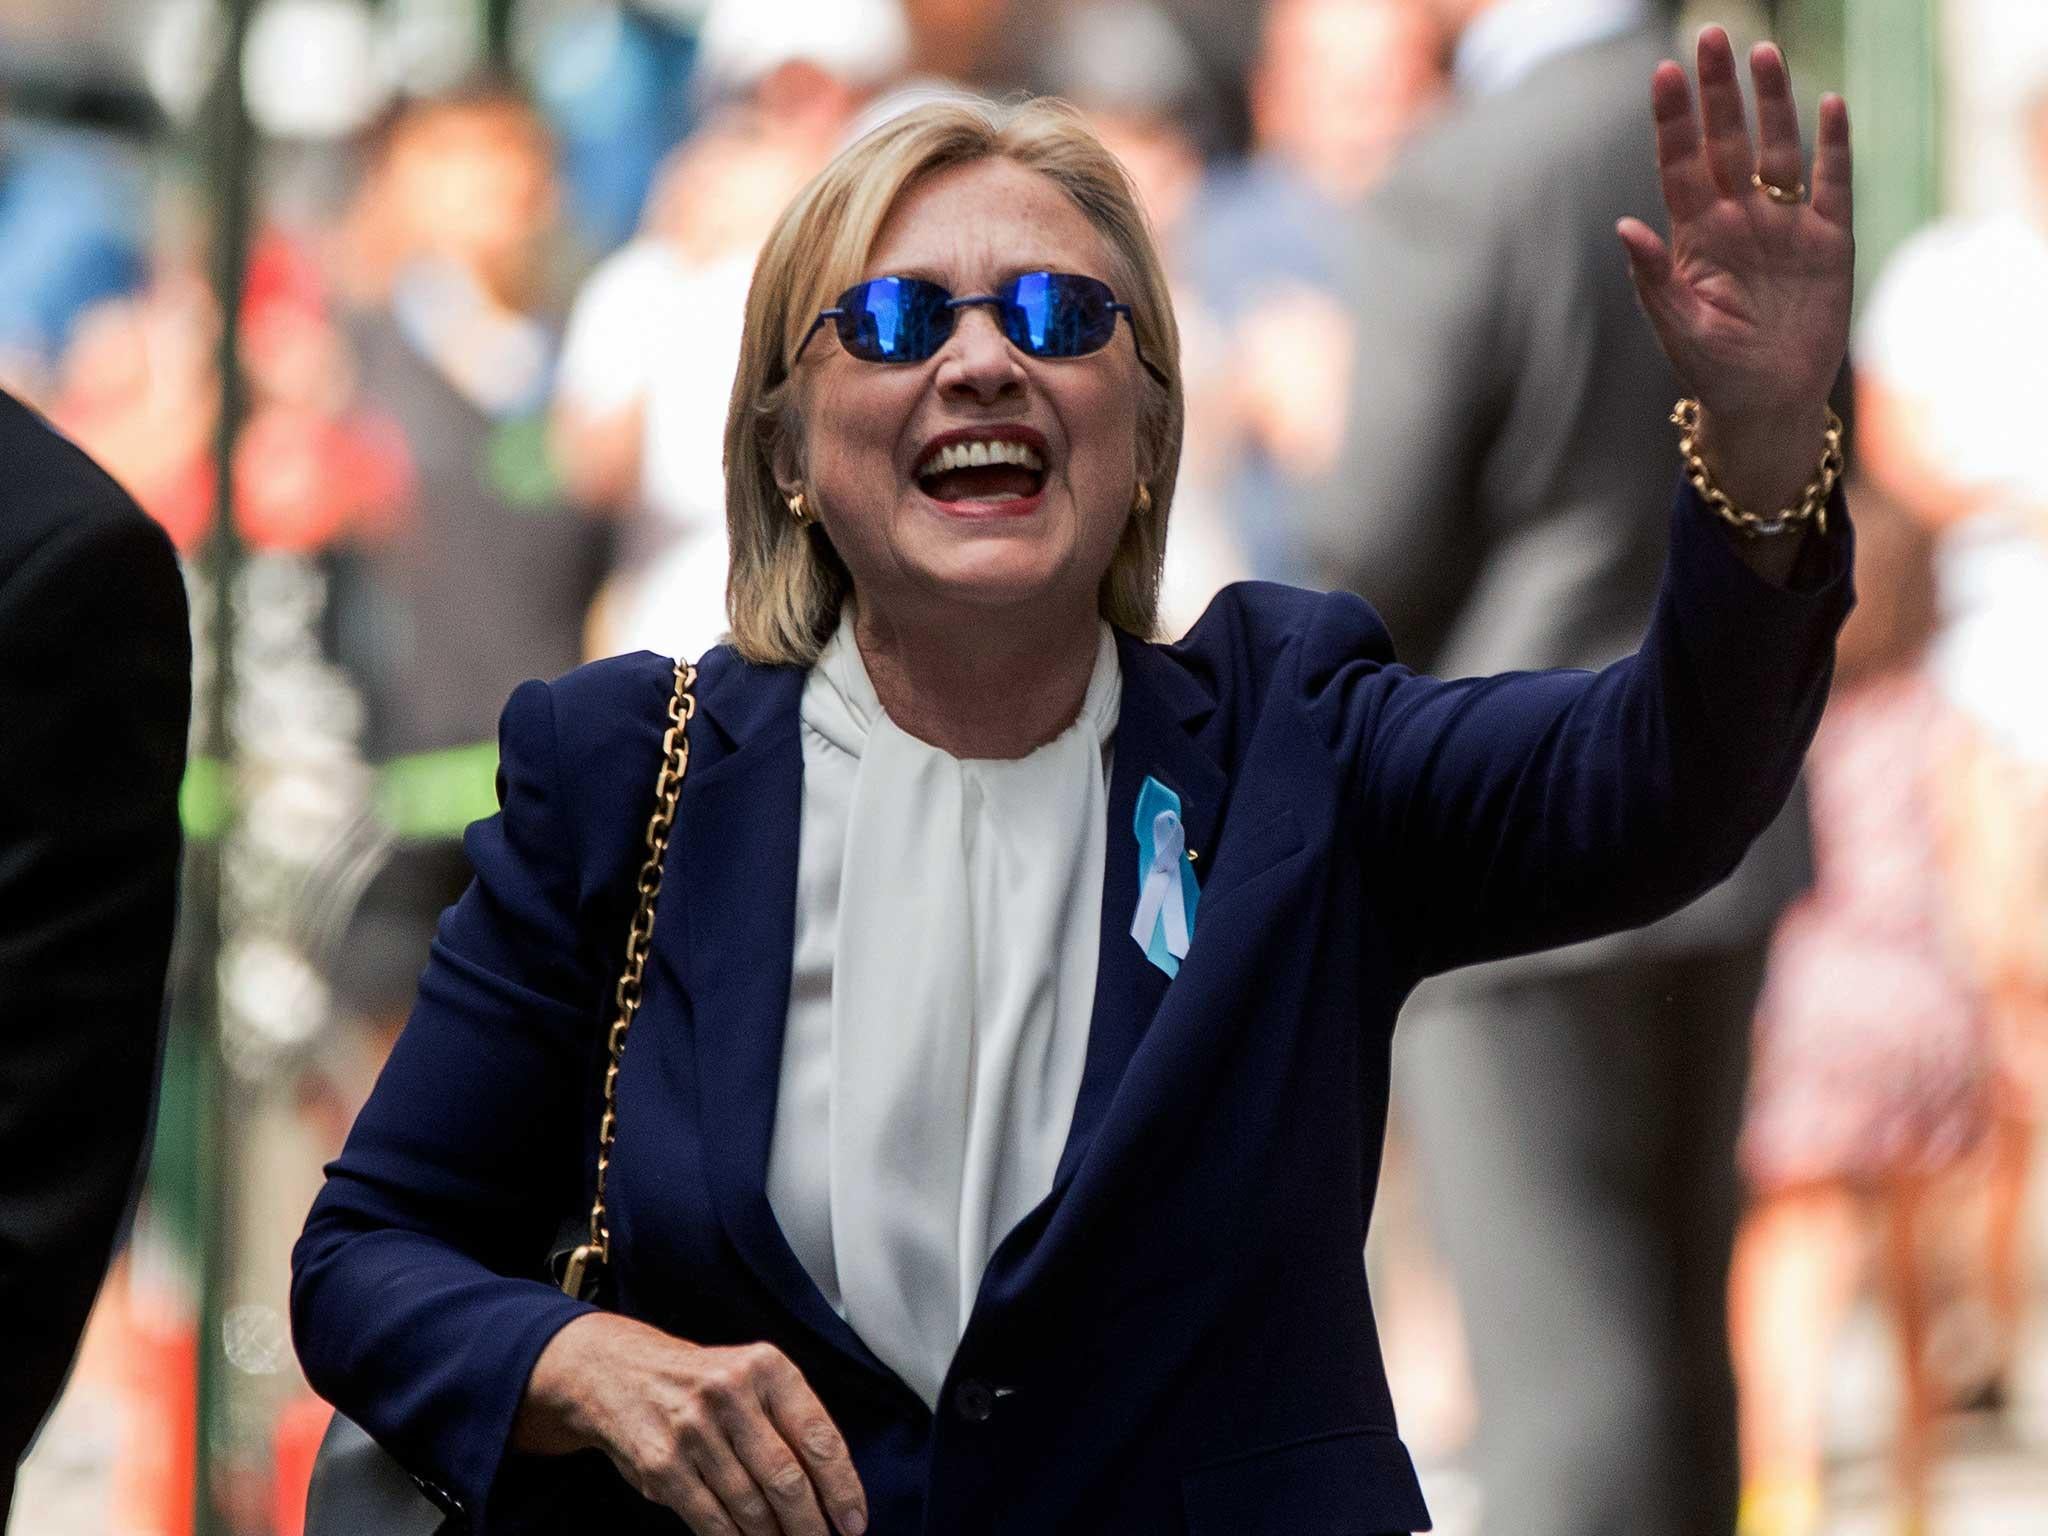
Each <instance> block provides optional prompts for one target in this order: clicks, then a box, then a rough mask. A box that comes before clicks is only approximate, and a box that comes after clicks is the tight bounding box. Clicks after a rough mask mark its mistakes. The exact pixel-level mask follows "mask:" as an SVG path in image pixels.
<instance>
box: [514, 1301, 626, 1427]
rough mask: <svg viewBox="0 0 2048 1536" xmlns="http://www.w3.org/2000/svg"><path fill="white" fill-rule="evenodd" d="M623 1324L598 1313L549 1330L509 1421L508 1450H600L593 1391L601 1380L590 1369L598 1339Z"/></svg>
mask: <svg viewBox="0 0 2048 1536" xmlns="http://www.w3.org/2000/svg"><path fill="white" fill-rule="evenodd" d="M621 1321H623V1320H622V1319H620V1318H616V1317H608V1316H606V1315H605V1314H604V1313H602V1312H591V1313H586V1314H585V1315H584V1316H582V1317H578V1318H572V1319H571V1320H570V1321H569V1322H567V1323H565V1324H563V1325H562V1326H561V1327H560V1328H558V1329H556V1330H555V1336H554V1337H553V1338H551V1339H549V1340H548V1342H547V1345H546V1346H545V1347H544V1348H543V1349H542V1350H541V1352H540V1357H539V1358H538V1359H537V1360H535V1361H534V1363H533V1370H532V1372H531V1373H530V1374H529V1375H528V1376H527V1378H526V1391H525V1393H524V1395H523V1396H521V1398H520V1399H519V1411H518V1412H517V1413H516V1414H515V1415H514V1416H513V1419H512V1449H513V1450H515V1451H523V1452H525V1453H527V1454H529V1455H534V1456H567V1455H569V1454H571V1453H572V1452H575V1451H583V1450H589V1449H591V1448H592V1447H593V1446H601V1445H602V1444H603V1443H604V1441H603V1436H602V1435H601V1434H600V1433H599V1430H598V1424H597V1406H598V1405H597V1403H596V1402H595V1400H594V1388H595V1387H596V1386H597V1385H598V1384H600V1383H601V1382H602V1380H603V1378H604V1372H603V1371H602V1369H593V1363H594V1362H593V1356H594V1355H595V1354H597V1353H599V1352H601V1349H602V1345H603V1343H604V1342H605V1340H604V1337H603V1336H604V1335H605V1334H607V1333H608V1332H609V1331H610V1330H611V1328H612V1327H613V1326H615V1325H617V1324H618V1323H620V1322H621Z"/></svg>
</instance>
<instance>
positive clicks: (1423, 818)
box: [1303, 484, 1854, 977]
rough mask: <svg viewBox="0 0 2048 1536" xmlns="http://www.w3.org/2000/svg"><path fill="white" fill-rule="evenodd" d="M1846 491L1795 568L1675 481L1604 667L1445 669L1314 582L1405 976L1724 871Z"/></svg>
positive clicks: (1766, 809)
mask: <svg viewBox="0 0 2048 1536" xmlns="http://www.w3.org/2000/svg"><path fill="white" fill-rule="evenodd" d="M1852 543H1853V534H1852V530H1851V529H1850V527H1849V522H1848V517H1847V511H1846V507H1845V506H1844V504H1843V501H1842V498H1841V496H1840V493H1839V492H1838V493H1837V494H1836V497H1835V499H1834V502H1833V504H1832V506H1831V507H1830V510H1829V514H1828V532H1827V534H1826V535H1824V536H1816V535H1810V536H1809V540H1808V545H1807V548H1806V549H1805V551H1804V552H1803V554H1802V558H1801V562H1800V567H1799V570H1798V571H1797V573H1795V576H1794V579H1793V581H1792V582H1791V583H1790V584H1788V585H1787V586H1784V587H1779V586H1774V585H1772V584H1771V583H1769V582H1766V581H1764V580H1763V579H1761V578H1760V577H1758V576H1757V575H1756V574H1755V573H1753V572H1752V571H1751V570H1750V569H1749V568H1748V567H1747V566H1746V565H1744V564H1743V563H1742V561H1741V560H1740V558H1739V557H1738V556H1737V555H1736V553H1735V551H1734V550H1733V549H1732V548H1731V547H1730V544H1729V539H1728V536H1727V535H1726V534H1724V533H1723V532H1722V531H1721V529H1720V527H1719V526H1718V524H1717V523H1715V521H1714V520H1713V515H1712V513H1711V512H1709V511H1708V510H1707V509H1706V507H1705V506H1704V505H1703V504H1702V503H1701V502H1700V500H1699V498H1698V497H1697V495H1696V494H1695V493H1694V492H1693V491H1692V490H1691V488H1690V487H1689V486H1685V485H1683V484H1681V486H1680V489H1679V492H1678V495H1677V498H1676V501H1675V503H1674V505H1673V508H1672V514H1671V544H1670V554H1669V557H1668V559H1667V562H1666V565H1665V571H1664V578H1663V583H1662V586H1661V589H1660V591H1659V595H1658V599H1657V604H1656V608H1655V610H1654V614H1653V617H1652V619H1651V622H1650V627H1649V630H1648V633H1647V634H1646V635H1645V637H1644V639H1643V642H1642V646H1641V648H1640V649H1639V650H1638V651H1637V652H1636V653H1635V654H1633V655H1631V656H1628V657H1625V658H1623V659H1622V660H1620V661H1618V662H1616V663H1614V664H1613V665H1612V666H1609V667H1607V668H1605V669H1603V670H1601V671H1598V672H1584V671H1548V672H1521V673H1507V674H1503V675H1500V676H1496V677H1487V678H1469V679H1464V680H1460V681H1440V680H1438V679H1435V678H1430V677H1423V676H1418V675H1417V674H1415V673H1413V672H1410V671H1409V670H1408V669H1406V668H1404V667H1400V666H1397V665H1393V664H1392V662H1391V657H1390V654H1389V651H1388V648H1387V643H1386V637H1385V632H1384V631H1383V630H1381V629H1380V628H1379V627H1378V625H1377V622H1376V621H1375V620H1374V619H1373V617H1372V614H1371V610H1369V609H1367V608H1366V607H1365V605H1364V604H1363V603H1360V602H1358V601H1357V600H1356V599H1353V598H1348V597H1344V596H1342V595H1336V594H1333V595H1332V596H1330V597H1328V598H1326V599H1324V601H1323V606H1322V609H1321V612H1320V615H1319V617H1318V618H1317V620H1316V621H1315V622H1314V623H1313V624H1312V626H1311V629H1310V632H1309V634H1308V635H1307V636H1306V637H1305V643H1304V647H1303V666H1304V678H1303V682H1304V687H1305V689H1306V691H1307V692H1308V694H1309V696H1310V697H1311V699H1312V700H1313V703H1312V706H1311V709H1312V712H1313V713H1315V714H1316V715H1317V716H1318V717H1319V719H1320V723H1321V729H1322V730H1323V732H1324V734H1325V736H1326V738H1327V740H1328V741H1329V742H1330V743H1331V745H1332V747H1333V749H1334V750H1335V751H1337V753H1338V754H1339V756H1340V761H1341V763H1342V765H1343V767H1344V769H1345V771H1346V772H1347V773H1348V774H1349V776H1350V777H1349V783H1350V786H1351V798H1352V801H1353V804H1354V808H1355V810H1356V813H1357V817H1358V827H1357V835H1358V836H1359V837H1360V839H1361V840H1362V843H1363V848H1364V854H1365V857H1366V858H1368V859H1369V860H1371V861H1374V863H1375V865H1376V868H1377V871H1378V874H1377V876H1376V878H1374V880H1373V888H1374V889H1375V890H1378V891H1380V892H1381V893H1382V894H1383V896H1384V898H1385V899H1384V900H1383V902H1382V907H1383V911H1382V913H1381V916H1382V918H1383V920H1384V921H1385V922H1386V923H1387V924H1388V926H1389V927H1390V929H1392V930H1393V932H1394V933H1395V934H1396V935H1397V937H1398V939H1399V940H1400V942H1401V945H1402V953H1404V954H1406V955H1407V956H1409V957H1411V960H1412V963H1413V967H1414V972H1415V975H1416V976H1417V977H1420V976H1423V975H1428V974H1431V973H1434V972H1437V971H1443V970H1448V969H1450V968H1452V967H1455V966H1461V965H1469V964H1472V963H1474V962H1477V961H1481V960H1489V959H1496V958H1499V957H1502V956H1505V955H1511V954H1520V953H1524V952H1527V951H1530V950H1534V949H1542V948H1547V947H1550V946H1552V945H1558V944H1566V943H1572V942H1576V941H1578V940H1581V939H1587V938H1593V937H1597V936H1598V935H1600V934H1603V933H1610V932H1613V931H1615V930H1617V929H1622V928H1631V927H1636V926H1638V925H1640V924H1643V923H1646V922H1649V921H1651V920H1653V919H1655V918H1658V917H1661V916H1663V915H1665V914H1666V913H1668V912H1672V911H1675V910H1676V909H1677V908H1679V907H1681V906H1683V905H1684V904H1685V903H1686V902H1688V901H1690V900H1691V899H1692V898H1693V897H1695V896H1697V895H1699V894H1700V893H1701V892H1702V891H1704V890H1706V889H1708V888H1709V887H1711V886H1713V885H1715V884H1717V883H1718V882H1719V881H1721V880H1722V879H1724V878H1726V877H1727V875H1728V874H1729V873H1730V872H1731V871H1733V869H1734V868H1735V866H1736V864H1737V863H1738V862H1739V861H1740V860H1741V858H1742V855H1743V853H1744V851H1745V850H1746V849H1747V848H1748V847H1749V844H1750V843H1751V842H1752V841H1753V840H1754V839H1755V838H1756V836H1757V835H1758V834H1759V833H1760V832H1761V831H1762V830H1763V829H1764V827H1765V826H1766V825H1768V824H1769V822H1770V820H1771V819H1772V817H1773V816H1775V815H1776V813H1777V811H1778V809H1779V807H1780V806H1781V805H1782V804H1783V803H1784V801H1785V799H1786V797H1787V796H1788V795H1789V794H1790V793H1791V790H1792V787H1793V784H1794V782H1795V780H1796V779H1797V776H1798V773H1799V767H1800V764H1801V762H1802V761H1803V760H1804V758H1805V753H1806V748H1807V745H1808V744H1809V742H1810V741H1811V740H1812V737H1813V732H1814V729H1815V727H1816V726H1817V725H1818V724H1819V720H1820V714H1821V709H1822V707H1823V705H1824V704H1825V703H1826V701H1827V692H1828V685H1829V682H1830V679H1831V677H1832V674H1833V667H1834V641H1835V636H1836V633H1837V632H1838V631H1839V629H1840V627H1841V625H1842V622H1843V620H1844V619H1845V618H1846V617H1847V616H1848V612H1849V609H1850V607H1851V606H1852V605H1853V603H1854V593H1853V588H1852V582H1851V549H1852Z"/></svg>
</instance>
